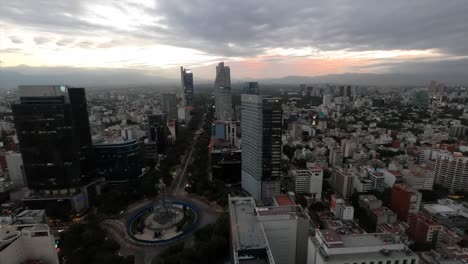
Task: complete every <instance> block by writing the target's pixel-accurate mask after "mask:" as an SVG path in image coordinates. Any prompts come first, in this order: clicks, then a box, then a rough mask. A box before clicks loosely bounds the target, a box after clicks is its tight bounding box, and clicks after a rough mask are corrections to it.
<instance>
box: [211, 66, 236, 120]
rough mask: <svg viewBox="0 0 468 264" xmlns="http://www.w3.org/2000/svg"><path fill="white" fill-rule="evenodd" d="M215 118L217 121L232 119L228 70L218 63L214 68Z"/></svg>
mask: <svg viewBox="0 0 468 264" xmlns="http://www.w3.org/2000/svg"><path fill="white" fill-rule="evenodd" d="M215 106H216V108H215V116H216V119H218V120H224V121H227V120H230V119H232V114H233V113H232V95H231V74H230V69H229V67H227V66H224V62H220V63H219V64H218V66H216V79H215Z"/></svg>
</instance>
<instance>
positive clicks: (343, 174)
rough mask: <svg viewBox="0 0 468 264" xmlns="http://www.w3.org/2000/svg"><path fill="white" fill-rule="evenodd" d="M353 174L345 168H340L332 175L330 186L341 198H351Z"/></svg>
mask: <svg viewBox="0 0 468 264" xmlns="http://www.w3.org/2000/svg"><path fill="white" fill-rule="evenodd" d="M354 178H355V177H354V174H353V173H352V172H351V171H350V170H348V169H345V168H340V169H338V170H336V171H334V172H333V174H332V186H333V188H334V190H335V192H337V193H339V194H340V195H341V196H342V197H343V198H345V199H347V198H349V197H351V195H352V194H353V192H354Z"/></svg>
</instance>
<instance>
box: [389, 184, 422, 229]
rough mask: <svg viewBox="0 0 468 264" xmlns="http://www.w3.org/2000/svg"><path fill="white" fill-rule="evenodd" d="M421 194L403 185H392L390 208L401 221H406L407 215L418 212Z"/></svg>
mask: <svg viewBox="0 0 468 264" xmlns="http://www.w3.org/2000/svg"><path fill="white" fill-rule="evenodd" d="M421 199H422V194H421V193H420V192H418V191H416V190H414V189H411V188H410V187H408V186H407V185H404V184H394V185H393V187H392V197H391V200H390V208H391V209H392V210H393V211H394V212H395V213H396V214H397V215H398V219H399V220H401V221H405V222H407V221H408V215H409V214H415V213H417V212H419V209H420V207H421Z"/></svg>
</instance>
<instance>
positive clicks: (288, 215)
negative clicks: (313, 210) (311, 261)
mask: <svg viewBox="0 0 468 264" xmlns="http://www.w3.org/2000/svg"><path fill="white" fill-rule="evenodd" d="M256 211H257V216H258V220H259V221H260V222H261V224H262V226H263V228H264V230H265V234H266V236H267V239H268V244H269V245H270V248H271V251H272V253H273V258H274V260H275V263H277V264H281V263H284V264H289V263H296V264H299V263H302V264H305V263H306V261H307V238H308V236H309V235H308V234H309V233H308V230H309V223H310V218H309V216H308V215H307V214H305V213H304V212H303V211H302V208H301V207H300V206H298V205H296V206H274V207H257V209H256Z"/></svg>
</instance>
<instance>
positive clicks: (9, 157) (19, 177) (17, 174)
mask: <svg viewBox="0 0 468 264" xmlns="http://www.w3.org/2000/svg"><path fill="white" fill-rule="evenodd" d="M5 158H6V162H7V167H8V175H9V177H10V180H11V181H12V182H13V184H15V185H17V186H25V185H26V177H25V174H24V168H23V159H22V158H21V153H17V152H13V151H8V152H7V153H6V155H5Z"/></svg>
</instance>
